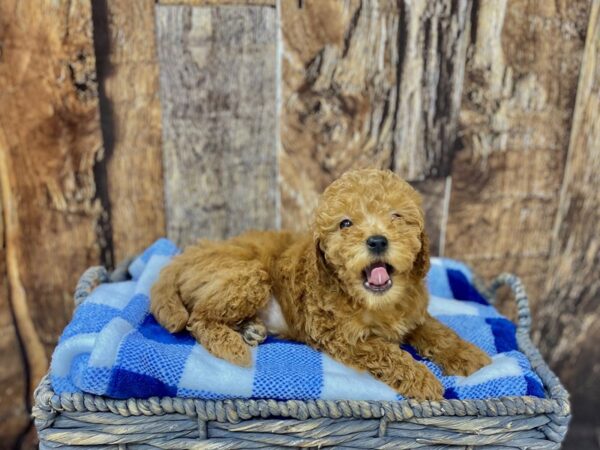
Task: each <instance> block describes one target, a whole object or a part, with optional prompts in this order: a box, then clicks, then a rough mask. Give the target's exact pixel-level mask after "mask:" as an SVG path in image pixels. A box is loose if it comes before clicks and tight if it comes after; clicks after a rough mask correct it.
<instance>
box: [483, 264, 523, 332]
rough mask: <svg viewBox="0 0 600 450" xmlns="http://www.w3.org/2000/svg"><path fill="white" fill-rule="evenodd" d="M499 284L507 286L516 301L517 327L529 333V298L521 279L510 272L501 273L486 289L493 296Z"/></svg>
mask: <svg viewBox="0 0 600 450" xmlns="http://www.w3.org/2000/svg"><path fill="white" fill-rule="evenodd" d="M501 286H508V287H509V288H510V289H511V291H512V293H513V295H514V297H515V302H516V303H517V316H518V317H517V327H518V329H519V330H523V331H525V332H526V333H527V334H529V331H530V330H531V311H530V310H529V299H528V298H527V294H526V292H525V287H524V286H523V283H522V282H521V279H520V278H519V277H517V276H516V275H513V274H512V273H502V274H500V275H498V276H497V277H496V279H495V280H494V281H492V284H491V285H490V287H489V288H488V291H489V292H490V293H491V294H492V295H493V296H495V295H496V292H497V291H498V288H500V287H501Z"/></svg>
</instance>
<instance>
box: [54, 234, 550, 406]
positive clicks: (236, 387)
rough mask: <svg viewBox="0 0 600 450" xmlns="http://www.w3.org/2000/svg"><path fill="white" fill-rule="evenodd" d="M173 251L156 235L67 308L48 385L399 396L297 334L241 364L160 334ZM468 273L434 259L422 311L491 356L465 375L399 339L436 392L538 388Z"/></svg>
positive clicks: (243, 394) (166, 392) (127, 392)
mask: <svg viewBox="0 0 600 450" xmlns="http://www.w3.org/2000/svg"><path fill="white" fill-rule="evenodd" d="M178 252H179V250H178V249H177V247H176V246H175V245H174V244H173V243H171V242H170V241H168V240H166V239H161V240H159V241H157V242H156V243H154V244H153V245H152V246H150V247H149V248H148V249H147V250H146V251H145V252H144V253H143V254H142V255H141V256H139V257H138V258H137V259H136V260H135V261H133V262H132V264H131V265H130V267H129V272H130V274H131V280H130V281H124V282H118V283H106V284H101V285H100V286H98V287H97V288H96V289H95V290H94V291H93V292H92V293H91V294H90V295H89V297H88V298H87V299H86V300H85V301H84V302H83V303H82V304H81V305H80V306H79V307H78V308H77V309H76V311H75V313H74V315H73V319H72V321H71V322H70V323H69V325H68V326H67V327H66V328H65V330H64V332H63V334H62V336H61V338H60V340H59V343H58V346H57V348H56V350H55V352H54V355H53V357H52V364H51V369H50V377H51V382H52V385H53V387H54V390H55V392H57V393H58V394H62V393H66V392H82V391H83V392H89V393H93V394H98V395H104V396H108V397H113V398H129V397H138V398H147V397H152V396H178V397H190V398H201V399H226V398H271V399H278V400H288V399H301V400H308V399H326V400H338V399H346V400H398V399H401V398H402V397H401V396H399V395H398V394H397V393H396V392H394V391H393V390H392V389H391V388H390V387H388V386H387V385H385V384H384V383H382V382H380V381H378V380H376V379H375V378H373V377H372V376H371V375H369V374H368V373H363V372H359V371H356V370H354V369H352V368H349V367H346V366H344V365H342V364H340V363H338V362H336V361H334V360H333V359H331V358H330V357H328V356H327V355H326V354H323V353H320V352H317V351H315V350H313V349H311V348H310V347H308V346H306V345H304V344H300V343H297V342H291V341H286V340H281V339H277V338H274V337H269V338H268V339H267V340H266V341H265V342H264V343H263V344H261V345H259V346H258V347H257V348H254V349H253V365H252V367H250V368H242V367H237V366H234V365H232V364H229V363H227V362H225V361H223V360H221V359H218V358H215V357H213V356H212V355H210V354H209V353H208V352H207V351H206V350H205V349H204V348H202V347H201V346H200V345H199V344H198V343H196V341H195V340H194V339H193V338H192V337H191V336H190V335H189V334H188V333H187V332H182V333H178V334H174V335H172V334H170V333H169V332H168V331H166V330H165V329H164V328H162V327H161V326H160V325H159V324H158V323H157V322H156V320H155V319H154V317H153V316H152V315H151V314H150V312H149V303H150V300H149V292H150V287H151V286H152V283H153V282H154V281H155V280H156V278H157V276H158V274H159V271H160V270H161V268H162V267H164V266H165V265H166V264H168V263H169V260H170V259H171V258H172V257H173V256H174V255H176V254H177V253H178ZM472 277H473V275H472V272H471V271H470V270H469V268H468V267H466V266H465V265H464V264H461V263H460V262H457V261H453V260H450V259H442V258H434V259H433V260H432V265H431V270H430V272H429V274H428V277H427V284H428V288H429V292H430V295H431V301H430V306H429V311H430V312H431V314H432V315H434V316H435V317H437V318H438V319H439V320H440V321H442V322H443V323H445V324H446V325H448V326H449V327H451V328H452V329H454V330H455V331H456V332H457V333H458V334H459V335H460V336H461V337H462V338H464V339H466V340H468V341H471V342H472V343H474V344H476V345H478V346H479V347H480V348H482V349H483V350H484V351H486V352H487V353H488V354H489V355H490V356H491V357H492V360H493V363H492V364H491V365H489V366H487V367H484V368H482V369H481V370H479V371H477V372H476V373H474V374H473V375H471V376H469V377H459V376H443V375H442V373H441V370H440V368H439V367H438V366H436V365H435V364H434V363H433V362H431V361H429V360H426V359H423V358H421V357H420V356H419V355H418V354H417V353H416V352H415V350H414V349H413V348H411V347H410V346H404V348H405V349H406V350H407V351H409V352H410V353H411V354H412V356H413V357H414V358H415V359H416V360H419V361H422V362H423V363H424V364H426V365H427V366H428V367H429V369H430V370H431V371H432V372H433V373H434V374H435V375H436V376H437V377H438V378H439V379H440V380H441V382H442V384H443V385H444V387H445V394H444V395H445V397H446V398H459V399H484V398H491V397H502V396H512V395H517V396H521V395H533V396H537V397H543V396H544V390H543V387H542V383H541V381H540V379H539V378H538V376H537V375H536V374H535V373H534V372H533V371H532V369H531V366H530V363H529V361H528V360H527V358H526V357H525V356H524V355H523V354H522V353H520V352H519V351H518V349H517V344H516V339H515V331H516V330H515V326H514V325H513V323H512V322H510V321H509V320H507V319H506V318H504V317H502V316H501V315H500V314H499V313H498V312H497V311H496V310H495V309H494V308H493V307H492V306H490V305H489V304H488V303H487V301H486V300H485V298H484V297H483V296H482V295H481V294H480V293H479V292H478V291H477V290H476V289H475V288H474V286H473V283H472Z"/></svg>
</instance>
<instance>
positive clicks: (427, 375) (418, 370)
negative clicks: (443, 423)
mask: <svg viewBox="0 0 600 450" xmlns="http://www.w3.org/2000/svg"><path fill="white" fill-rule="evenodd" d="M403 375H404V376H403V377H402V379H400V380H398V386H397V387H396V390H397V391H398V392H399V393H400V394H402V395H403V396H404V397H408V398H414V399H417V400H441V399H443V398H444V387H443V386H442V383H440V380H438V379H437V378H436V377H435V375H433V374H432V373H431V372H430V371H429V369H428V368H427V367H425V366H424V365H423V364H420V363H418V364H415V366H414V368H411V369H410V373H405V374H403Z"/></svg>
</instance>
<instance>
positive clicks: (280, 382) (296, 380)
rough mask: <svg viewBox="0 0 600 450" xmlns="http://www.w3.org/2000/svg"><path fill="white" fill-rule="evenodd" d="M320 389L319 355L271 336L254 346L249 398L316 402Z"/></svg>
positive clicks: (299, 345) (321, 378)
mask: <svg viewBox="0 0 600 450" xmlns="http://www.w3.org/2000/svg"><path fill="white" fill-rule="evenodd" d="M322 386H323V370H322V360H321V354H320V353H319V352H317V351H315V350H313V349H312V348H310V347H308V346H306V345H302V344H299V343H297V342H292V341H285V340H280V339H276V338H272V337H269V338H268V339H267V341H265V342H264V343H263V344H262V345H260V346H259V347H258V356H257V358H256V374H255V377H254V386H253V390H252V397H256V398H274V399H277V400H287V399H291V398H293V399H299V400H309V399H316V398H319V395H320V393H321V388H322Z"/></svg>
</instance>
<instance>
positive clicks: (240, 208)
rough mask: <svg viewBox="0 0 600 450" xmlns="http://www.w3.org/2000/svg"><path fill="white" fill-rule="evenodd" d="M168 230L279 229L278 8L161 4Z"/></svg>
mask: <svg viewBox="0 0 600 450" xmlns="http://www.w3.org/2000/svg"><path fill="white" fill-rule="evenodd" d="M157 35H158V43H159V58H160V62H161V68H160V69H161V73H160V91H161V101H162V110H163V151H164V157H163V158H164V171H165V190H166V210H167V234H168V236H169V237H170V238H172V239H174V240H175V241H176V242H177V243H178V244H180V245H186V244H189V243H191V242H194V241H195V240H197V239H198V238H200V237H210V238H223V237H227V236H232V235H235V234H238V233H240V232H242V231H244V230H246V229H249V228H258V229H268V228H275V227H276V226H277V223H278V219H277V155H276V141H275V140H276V127H275V91H276V89H275V86H276V85H275V60H276V59H275V40H276V14H275V10H274V9H273V8H264V7H252V6H245V7H211V8H192V7H186V6H158V7H157Z"/></svg>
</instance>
